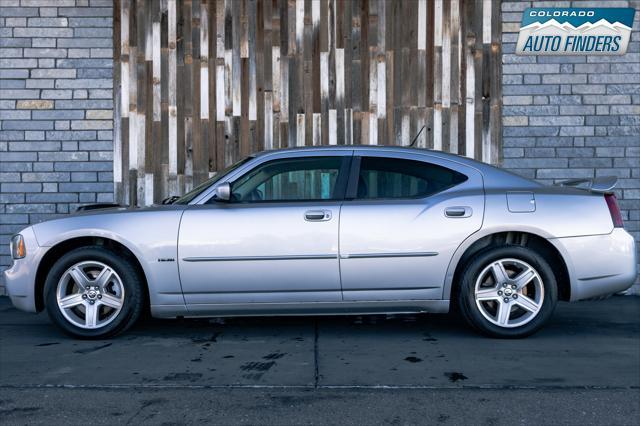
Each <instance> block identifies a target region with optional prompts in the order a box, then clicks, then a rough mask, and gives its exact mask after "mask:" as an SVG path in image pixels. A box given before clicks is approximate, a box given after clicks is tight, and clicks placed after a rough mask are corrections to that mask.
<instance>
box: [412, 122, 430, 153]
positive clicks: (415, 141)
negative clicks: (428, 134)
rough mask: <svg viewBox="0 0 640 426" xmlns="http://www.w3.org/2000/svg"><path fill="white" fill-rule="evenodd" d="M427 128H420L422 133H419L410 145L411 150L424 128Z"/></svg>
mask: <svg viewBox="0 0 640 426" xmlns="http://www.w3.org/2000/svg"><path fill="white" fill-rule="evenodd" d="M425 127H426V125H424V126H422V127H421V128H420V131H419V132H418V134H417V135H416V137H415V138H413V140H412V141H411V143H410V144H409V148H411V147H412V146H413V144H414V143H416V141H417V140H418V136H420V133H422V131H423V130H424V128H425Z"/></svg>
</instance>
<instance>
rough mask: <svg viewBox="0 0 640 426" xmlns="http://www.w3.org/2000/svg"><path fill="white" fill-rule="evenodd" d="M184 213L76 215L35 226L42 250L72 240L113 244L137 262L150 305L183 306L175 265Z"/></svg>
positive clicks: (121, 212)
mask: <svg viewBox="0 0 640 426" xmlns="http://www.w3.org/2000/svg"><path fill="white" fill-rule="evenodd" d="M182 211H183V210H155V211H145V210H139V211H136V210H133V211H124V212H123V211H119V212H113V213H103V214H99V215H77V216H70V217H66V218H63V219H58V220H53V221H49V222H43V223H40V224H37V225H35V226H34V233H35V236H36V239H37V241H38V244H39V245H40V246H41V247H43V248H45V250H47V249H50V248H52V247H55V246H56V245H58V244H60V243H62V242H64V241H68V240H71V239H74V238H81V237H95V238H104V239H109V240H113V241H116V242H118V243H120V244H122V245H123V246H125V247H126V248H127V249H129V250H130V251H131V252H132V253H133V254H134V256H135V257H136V258H137V259H138V261H139V262H140V265H141V266H142V269H143V271H144V274H145V276H146V279H147V283H148V286H149V297H150V302H151V305H152V306H153V305H180V306H184V298H183V296H182V288H181V286H180V277H179V274H178V266H177V262H176V260H177V251H178V246H177V239H178V230H179V226H180V218H181V217H182Z"/></svg>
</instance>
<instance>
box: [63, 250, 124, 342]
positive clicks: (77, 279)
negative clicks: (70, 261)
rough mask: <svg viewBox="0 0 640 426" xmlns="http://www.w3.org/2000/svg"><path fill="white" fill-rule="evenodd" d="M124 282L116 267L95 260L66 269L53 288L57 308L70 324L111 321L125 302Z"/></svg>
mask: <svg viewBox="0 0 640 426" xmlns="http://www.w3.org/2000/svg"><path fill="white" fill-rule="evenodd" d="M124 296H125V294H124V285H123V284H122V280H121V279H120V277H119V276H118V274H117V273H116V271H115V270H114V269H113V268H111V267H110V266H108V265H106V264H104V263H102V262H98V261H93V260H89V261H83V262H79V263H76V264H75V265H73V266H71V267H70V268H69V269H67V270H66V271H65V272H64V273H63V274H62V277H61V278H60V280H59V281H58V286H57V289H56V299H57V303H58V308H59V309H60V312H61V313H62V315H63V316H64V317H65V318H66V319H67V321H69V322H70V323H71V324H73V325H75V326H76V327H80V328H84V329H91V330H92V329H97V328H101V327H104V326H106V325H107V324H109V323H111V322H112V321H113V320H114V319H116V317H117V316H118V314H119V313H120V311H121V310H122V306H123V305H124Z"/></svg>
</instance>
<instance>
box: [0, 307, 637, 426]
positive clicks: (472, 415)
mask: <svg viewBox="0 0 640 426" xmlns="http://www.w3.org/2000/svg"><path fill="white" fill-rule="evenodd" d="M639 420H640V297H629V296H627V297H613V298H610V299H608V300H604V301H598V302H580V303H574V304H569V303H560V304H559V305H558V308H557V310H556V312H555V314H554V316H553V318H552V320H551V321H550V323H549V324H548V325H547V326H546V327H545V328H544V329H543V330H542V331H540V332H539V333H537V334H535V335H534V336H531V337H529V338H526V339H521V340H498V339H490V338H486V337H482V336H479V335H477V334H475V333H474V332H472V331H471V330H470V329H468V328H467V327H466V326H465V325H464V324H463V323H462V322H461V321H460V320H458V319H457V318H456V317H454V316H452V315H413V316H401V315H398V316H379V315H378V316H357V317H356V316H354V317H348V316H340V317H278V318H231V319H198V320H195V319H190V320H189V319H185V320H152V319H149V320H145V321H142V322H141V323H140V324H139V325H137V326H136V327H134V328H133V329H132V330H130V331H129V332H127V333H125V334H123V335H121V336H119V337H117V338H115V339H111V340H105V341H80V340H73V339H70V338H68V337H66V336H64V335H63V334H61V333H60V332H59V331H58V330H57V329H56V328H55V327H54V326H53V325H52V324H51V323H50V322H49V320H48V318H47V316H46V314H39V315H33V314H27V313H23V312H19V311H17V310H15V309H14V308H12V307H11V305H10V303H9V302H8V300H7V299H6V298H0V423H2V424H48V425H52V424H53V425H55V424H86V423H89V422H91V423H95V424H127V423H128V424H146V423H148V424H167V425H168V424H193V423H203V422H208V423H216V424H292V425H293V424H295V425H298V424H357V425H360V424H367V425H369V424H398V425H400V424H445V425H446V424H492V425H493V424H535V425H538V424H581V425H584V424H615V425H624V424H638V423H639Z"/></svg>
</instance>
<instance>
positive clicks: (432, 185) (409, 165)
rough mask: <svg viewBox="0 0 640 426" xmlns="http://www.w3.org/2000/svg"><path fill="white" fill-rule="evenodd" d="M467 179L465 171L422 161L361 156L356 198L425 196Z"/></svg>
mask: <svg viewBox="0 0 640 426" xmlns="http://www.w3.org/2000/svg"><path fill="white" fill-rule="evenodd" d="M465 180H467V176H465V175H463V174H462V173H458V172H456V171H455V170H451V169H448V168H446V167H442V166H438V165H436V164H431V163H426V162H423V161H415V160H406V159H401V158H385V157H362V159H361V162H360V172H359V174H358V184H357V191H356V192H357V195H356V198H357V199H366V200H370V199H402V198H424V197H428V196H430V195H433V194H435V193H438V192H441V191H444V190H446V189H448V188H451V187H453V186H456V185H458V184H460V183H462V182H464V181H465Z"/></svg>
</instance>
